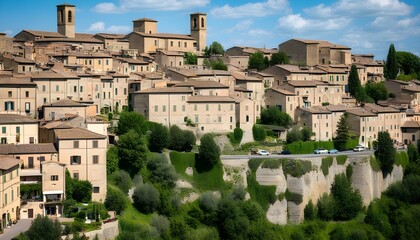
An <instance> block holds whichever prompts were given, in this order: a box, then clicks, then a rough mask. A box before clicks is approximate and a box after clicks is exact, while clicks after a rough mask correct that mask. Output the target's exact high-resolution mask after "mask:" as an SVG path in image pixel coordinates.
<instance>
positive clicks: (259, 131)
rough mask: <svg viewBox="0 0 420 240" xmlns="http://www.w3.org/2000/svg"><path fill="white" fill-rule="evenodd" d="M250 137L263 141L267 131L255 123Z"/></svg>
mask: <svg viewBox="0 0 420 240" xmlns="http://www.w3.org/2000/svg"><path fill="white" fill-rule="evenodd" d="M252 137H253V138H254V140H255V141H259V142H261V141H264V140H265V138H266V137H267V132H266V131H265V129H264V127H262V126H258V125H255V124H254V126H252Z"/></svg>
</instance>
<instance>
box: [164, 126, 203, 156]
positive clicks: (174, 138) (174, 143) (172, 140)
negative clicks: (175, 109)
mask: <svg viewBox="0 0 420 240" xmlns="http://www.w3.org/2000/svg"><path fill="white" fill-rule="evenodd" d="M195 140H196V139H195V135H194V133H193V132H191V131H189V130H181V129H180V128H179V127H178V126H177V125H172V126H171V128H170V129H169V149H172V150H175V151H179V152H181V151H186V152H189V151H191V149H192V148H193V146H194V145H195Z"/></svg>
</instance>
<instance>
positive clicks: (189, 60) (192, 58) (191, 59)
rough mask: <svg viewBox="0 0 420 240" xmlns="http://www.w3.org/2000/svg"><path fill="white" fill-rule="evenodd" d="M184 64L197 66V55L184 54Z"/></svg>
mask: <svg viewBox="0 0 420 240" xmlns="http://www.w3.org/2000/svg"><path fill="white" fill-rule="evenodd" d="M184 63H185V64H187V65H197V55H196V54H194V53H190V52H186V53H184Z"/></svg>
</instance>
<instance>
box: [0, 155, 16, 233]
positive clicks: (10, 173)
mask: <svg viewBox="0 0 420 240" xmlns="http://www.w3.org/2000/svg"><path fill="white" fill-rule="evenodd" d="M19 168H20V162H19V160H18V159H16V158H13V157H9V156H0V182H1V185H2V187H1V189H0V196H1V197H0V216H1V224H0V225H1V226H0V227H1V229H2V230H3V229H4V228H6V227H7V226H9V225H11V224H12V222H15V221H17V220H18V219H19V217H20V216H19V213H20V178H19Z"/></svg>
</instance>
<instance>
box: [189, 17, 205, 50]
mask: <svg viewBox="0 0 420 240" xmlns="http://www.w3.org/2000/svg"><path fill="white" fill-rule="evenodd" d="M190 19H191V37H192V38H194V39H195V41H196V42H197V51H198V52H202V51H204V48H205V47H206V28H207V27H206V26H207V15H206V14H205V13H193V14H191V15H190Z"/></svg>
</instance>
